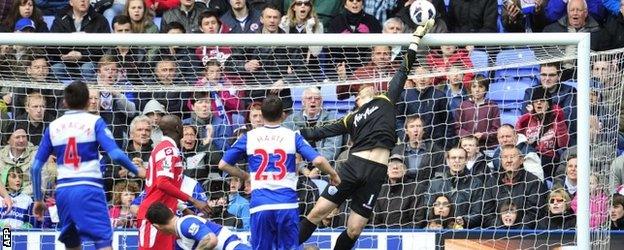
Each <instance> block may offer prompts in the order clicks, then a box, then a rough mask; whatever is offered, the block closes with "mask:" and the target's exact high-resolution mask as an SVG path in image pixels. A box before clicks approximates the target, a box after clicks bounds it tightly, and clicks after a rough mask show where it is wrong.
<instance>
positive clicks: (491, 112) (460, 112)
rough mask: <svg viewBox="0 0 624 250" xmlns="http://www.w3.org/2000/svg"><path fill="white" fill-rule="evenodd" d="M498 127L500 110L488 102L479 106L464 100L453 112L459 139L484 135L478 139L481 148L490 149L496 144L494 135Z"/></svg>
mask: <svg viewBox="0 0 624 250" xmlns="http://www.w3.org/2000/svg"><path fill="white" fill-rule="evenodd" d="M500 125H501V121H500V110H499V109H498V105H496V103H494V102H491V101H490V100H485V102H484V103H483V104H481V105H477V104H475V103H474V101H472V100H466V101H463V102H462V103H461V104H460V105H459V109H457V110H455V127H456V129H457V134H458V135H459V137H464V136H467V135H473V134H475V133H484V135H483V137H481V138H479V145H481V146H488V147H490V146H495V145H497V144H498V140H497V138H496V133H497V131H498V128H499V127H500Z"/></svg>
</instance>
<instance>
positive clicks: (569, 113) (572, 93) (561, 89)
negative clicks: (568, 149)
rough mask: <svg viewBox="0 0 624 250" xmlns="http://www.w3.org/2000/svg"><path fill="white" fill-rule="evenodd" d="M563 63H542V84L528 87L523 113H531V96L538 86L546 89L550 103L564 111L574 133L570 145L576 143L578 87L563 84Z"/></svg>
mask: <svg viewBox="0 0 624 250" xmlns="http://www.w3.org/2000/svg"><path fill="white" fill-rule="evenodd" d="M561 74H562V72H561V64H559V63H545V64H542V65H540V76H539V80H540V85H537V86H534V87H532V88H528V89H526V90H525V91H524V104H523V109H522V111H523V113H531V111H532V106H531V100H532V99H531V96H532V95H533V92H534V91H536V89H538V88H542V89H544V90H546V92H547V95H548V98H549V101H550V104H551V105H553V109H554V106H557V107H558V108H559V109H562V111H563V115H564V116H563V117H562V118H563V119H564V120H565V122H566V124H567V125H568V131H569V132H570V134H572V135H573V136H572V138H571V140H570V146H574V145H576V136H575V134H576V88H574V87H572V86H570V85H567V84H563V83H562V82H561V77H562V75H561Z"/></svg>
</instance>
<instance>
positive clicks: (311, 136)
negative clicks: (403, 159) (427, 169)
mask: <svg viewBox="0 0 624 250" xmlns="http://www.w3.org/2000/svg"><path fill="white" fill-rule="evenodd" d="M408 54H410V53H408ZM411 56H413V55H411ZM408 58H409V55H408ZM411 58H413V57H411ZM411 58H409V59H405V60H403V63H402V64H401V68H400V69H399V70H398V71H397V73H396V74H395V75H394V77H392V80H391V81H390V84H389V85H390V86H389V89H388V93H387V96H386V95H379V96H376V97H375V98H373V100H371V101H370V102H368V103H366V104H364V105H362V107H360V108H358V109H357V110H356V111H354V112H351V113H349V114H348V115H346V116H344V117H343V118H341V119H339V120H337V121H335V122H333V123H330V124H328V125H325V126H321V127H311V128H304V129H301V135H302V136H303V137H304V138H305V139H306V140H310V141H316V140H320V139H323V138H326V137H332V136H337V135H342V134H347V133H348V134H349V135H351V139H352V140H353V146H352V147H351V152H358V151H362V150H367V149H372V148H387V149H392V148H393V147H394V145H395V144H396V141H397V140H396V133H395V132H396V109H395V107H394V104H395V103H396V101H397V100H398V99H399V96H400V95H401V92H403V88H404V86H405V80H406V79H407V74H408V73H409V71H410V69H411V63H408V61H410V62H411V61H412V60H411Z"/></svg>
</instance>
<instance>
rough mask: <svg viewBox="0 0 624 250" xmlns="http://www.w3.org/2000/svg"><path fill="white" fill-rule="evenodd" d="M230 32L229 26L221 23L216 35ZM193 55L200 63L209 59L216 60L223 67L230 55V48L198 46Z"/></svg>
mask: <svg viewBox="0 0 624 250" xmlns="http://www.w3.org/2000/svg"><path fill="white" fill-rule="evenodd" d="M230 30H232V29H231V28H230V27H229V26H227V25H226V24H224V23H222V24H221V27H220V28H219V33H218V34H225V33H230ZM214 35H217V34H214ZM195 55H196V56H197V59H198V60H199V61H201V62H202V63H205V62H206V61H207V60H209V59H216V60H217V61H219V63H221V65H223V63H224V62H225V61H226V60H227V59H228V58H229V57H230V56H231V55H232V48H230V47H228V46H199V47H197V48H196V49H195Z"/></svg>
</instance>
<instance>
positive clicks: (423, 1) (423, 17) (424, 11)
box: [409, 0, 436, 25]
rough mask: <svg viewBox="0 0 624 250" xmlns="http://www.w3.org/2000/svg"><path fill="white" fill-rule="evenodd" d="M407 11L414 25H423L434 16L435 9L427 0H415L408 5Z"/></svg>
mask: <svg viewBox="0 0 624 250" xmlns="http://www.w3.org/2000/svg"><path fill="white" fill-rule="evenodd" d="M409 13H410V17H411V18H412V21H413V22H414V23H415V24H416V25H423V24H425V22H427V20H429V19H431V18H435V15H436V9H435V7H433V4H431V2H429V1H427V0H416V1H414V2H413V3H412V5H410V9H409Z"/></svg>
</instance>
